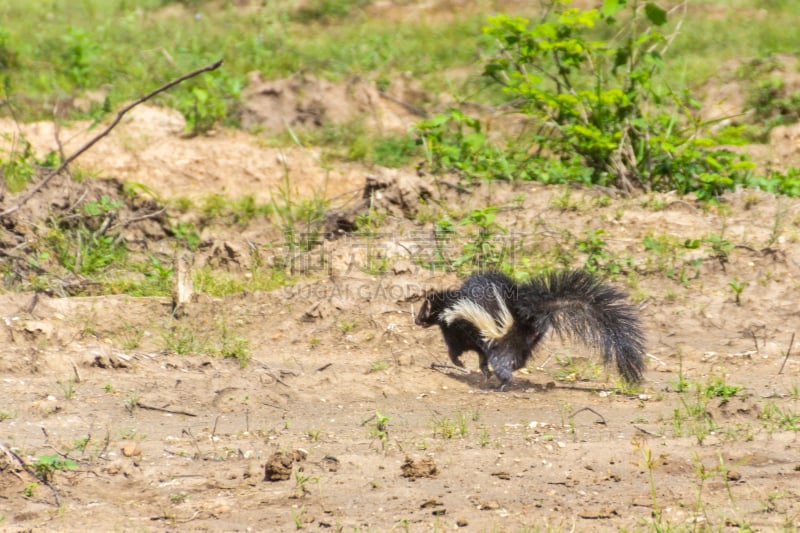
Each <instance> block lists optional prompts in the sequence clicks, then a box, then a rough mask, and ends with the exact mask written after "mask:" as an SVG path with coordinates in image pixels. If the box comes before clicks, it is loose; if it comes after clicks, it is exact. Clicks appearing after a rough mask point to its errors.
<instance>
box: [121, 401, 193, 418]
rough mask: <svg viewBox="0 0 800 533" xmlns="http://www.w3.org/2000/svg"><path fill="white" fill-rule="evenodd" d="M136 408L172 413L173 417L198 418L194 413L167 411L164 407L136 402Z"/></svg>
mask: <svg viewBox="0 0 800 533" xmlns="http://www.w3.org/2000/svg"><path fill="white" fill-rule="evenodd" d="M136 407H138V408H140V409H149V410H150V411H161V412H162V413H170V414H173V415H186V416H197V415H196V414H194V413H189V412H186V411H176V410H174V409H165V408H163V407H155V406H153V405H145V404H143V403H142V402H136Z"/></svg>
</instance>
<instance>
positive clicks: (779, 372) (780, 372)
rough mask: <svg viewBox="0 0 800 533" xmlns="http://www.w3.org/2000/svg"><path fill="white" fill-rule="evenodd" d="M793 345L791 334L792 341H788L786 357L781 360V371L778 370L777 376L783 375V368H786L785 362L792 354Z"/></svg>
mask: <svg viewBox="0 0 800 533" xmlns="http://www.w3.org/2000/svg"><path fill="white" fill-rule="evenodd" d="M793 344H794V333H792V340H790V341H789V347H788V348H787V349H786V357H784V358H783V364H782V365H781V369H780V370H778V374H783V367H785V366H786V361H788V360H789V354H790V353H792V345H793Z"/></svg>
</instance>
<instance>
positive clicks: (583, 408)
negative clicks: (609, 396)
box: [569, 407, 606, 425]
mask: <svg viewBox="0 0 800 533" xmlns="http://www.w3.org/2000/svg"><path fill="white" fill-rule="evenodd" d="M583 411H589V412H590V413H594V414H596V415H597V416H598V417H599V418H600V420H598V421H597V423H598V424H603V425H605V424H606V419H605V417H604V416H603V415H601V414H600V413H598V412H597V411H595V410H594V409H592V408H591V407H581V408H580V409H578V410H577V411H575V412H574V413H572V414H571V415H569V417H570V418H575V415H577V414H578V413H580V412H583Z"/></svg>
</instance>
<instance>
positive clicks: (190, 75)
mask: <svg viewBox="0 0 800 533" xmlns="http://www.w3.org/2000/svg"><path fill="white" fill-rule="evenodd" d="M220 65H222V60H221V59H220V60H219V61H215V62H214V63H211V64H210V65H206V66H204V67H201V68H199V69H196V70H193V71H192V72H189V73H188V74H184V75H183V76H181V77H179V78H176V79H174V80H172V81H171V82H169V83H166V84H164V85H162V86H161V87H159V88H158V89H156V90H155V91H153V92H151V93H149V94H146V95H144V96H142V97H140V98H139V99H137V100H135V101H134V102H131V103H130V104H128V105H126V106H125V107H123V108H122V109H121V110H120V111H119V112H118V113H117V116H116V118H114V121H113V122H111V124H109V125H108V127H106V129H104V130H103V131H101V132H100V133H98V134H97V135H95V136H94V137H93V138H91V139H90V140H89V141H88V142H86V144H84V145H83V146H81V147H80V148H78V150H77V151H75V153H73V154H72V155H71V156H69V157H68V158H66V159H64V160H63V161H62V162H61V164H60V165H59V166H58V168H56V169H55V170H52V171H50V173H48V174H47V175H46V176H45V177H44V178H43V179H42V181H40V182H39V183H38V184H37V185H36V186H35V187H34V188H32V189H31V190H30V191H28V193H27V194H25V195H24V196H23V197H22V198H20V200H19V201H18V202H17V203H16V205H14V206H12V207H10V208H8V209H6V210H5V211H3V212H2V213H0V219H2V218H5V217H7V216H8V215H10V214H12V213H14V212H16V211H18V210H19V209H20V208H21V207H22V206H23V205H25V204H26V203H27V202H28V200H30V199H31V198H33V197H34V196H35V195H36V193H38V192H39V191H40V190H42V188H43V187H44V186H45V185H47V184H48V183H49V182H50V180H51V179H53V178H54V177H55V176H56V175H58V174H60V173H61V172H62V171H63V170H64V169H66V168H67V166H68V165H69V164H70V163H72V162H73V161H75V160H76V159H77V158H78V156H80V155H81V154H83V153H84V152H85V151H86V150H88V149H89V148H91V147H92V146H94V145H95V143H97V141H99V140H100V139H102V138H103V137H105V136H106V135H108V134H109V133H111V130H113V129H114V128H115V127H116V126H117V124H119V122H120V121H121V120H122V117H124V116H125V114H126V113H127V112H128V111H130V110H131V109H133V108H134V107H136V106H137V105H139V104H141V103H143V102H146V101H147V100H149V99H151V98H153V97H154V96H156V95H158V94H160V93H163V92H164V91H166V90H168V89H171V88H173V87H175V86H176V85H178V84H179V83H181V82H183V81H186V80H188V79H189V78H193V77H195V76H197V75H198V74H202V73H203V72H209V71H211V70H216V69H217V68H219V66H220Z"/></svg>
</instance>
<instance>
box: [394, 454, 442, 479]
mask: <svg viewBox="0 0 800 533" xmlns="http://www.w3.org/2000/svg"><path fill="white" fill-rule="evenodd" d="M400 470H402V472H403V473H402V476H403V477H404V478H408V479H410V480H411V481H415V480H417V479H420V478H426V477H427V478H430V477H436V476H437V474H438V473H439V469H438V468H437V467H436V463H435V462H434V461H433V459H431V458H430V457H425V458H422V459H414V458H413V457H406V460H405V461H404V462H403V464H402V465H401V466H400Z"/></svg>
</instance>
